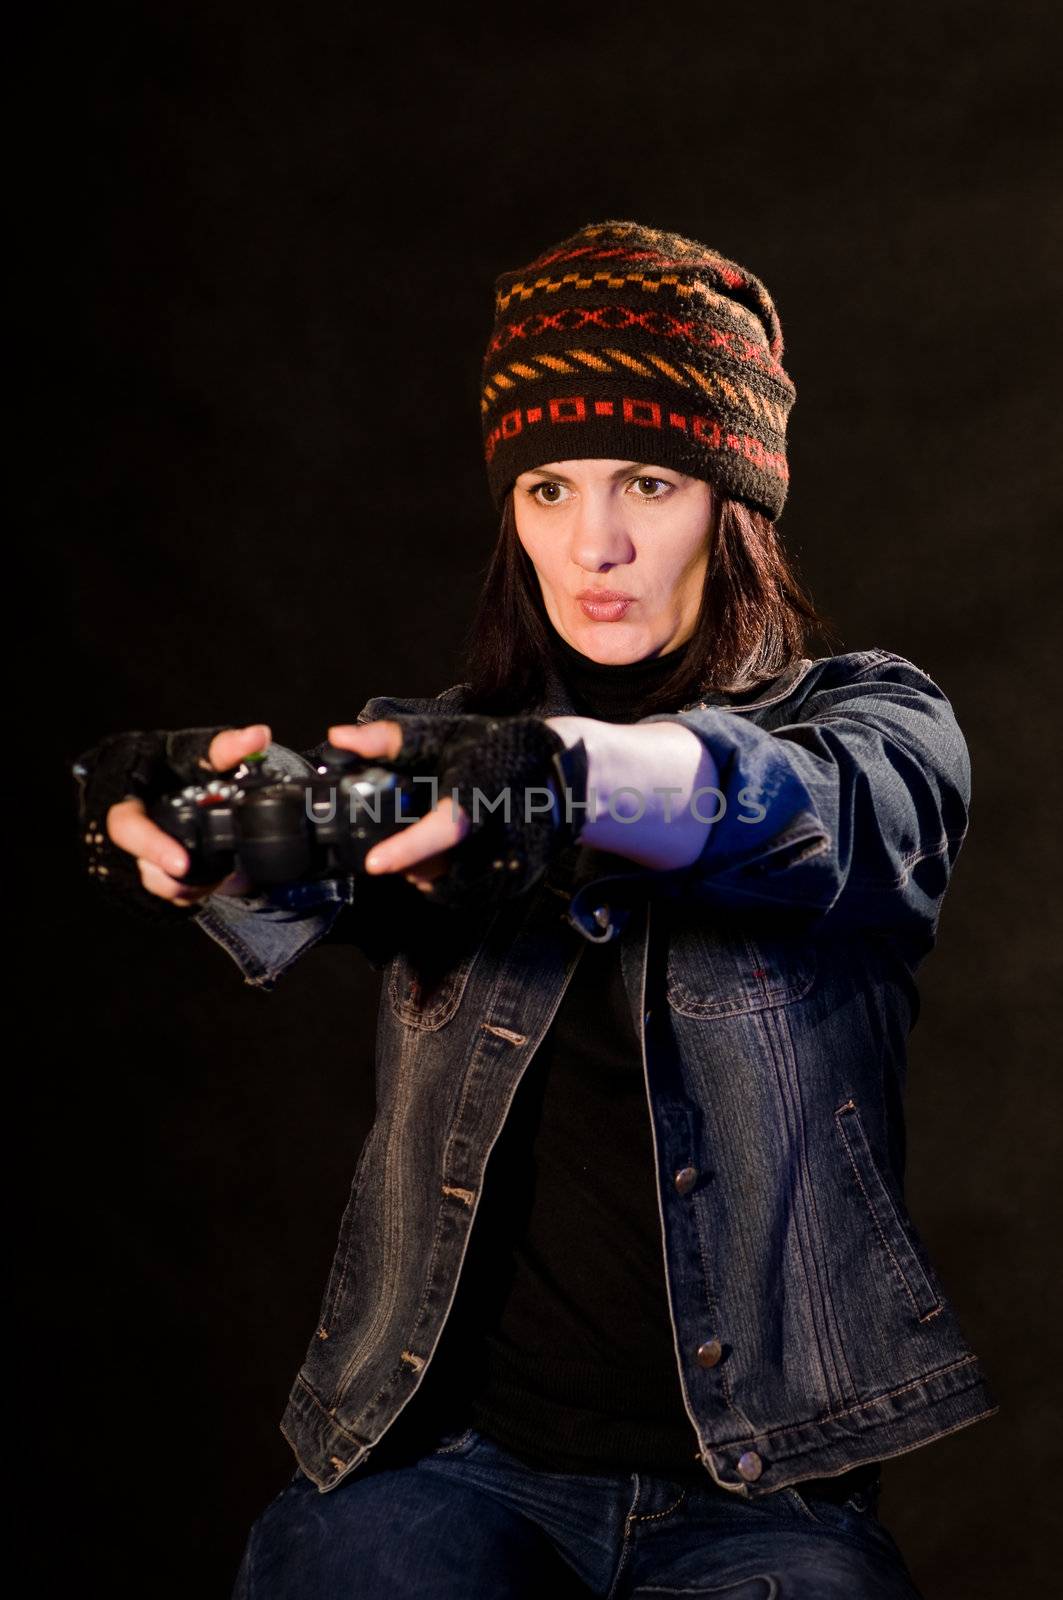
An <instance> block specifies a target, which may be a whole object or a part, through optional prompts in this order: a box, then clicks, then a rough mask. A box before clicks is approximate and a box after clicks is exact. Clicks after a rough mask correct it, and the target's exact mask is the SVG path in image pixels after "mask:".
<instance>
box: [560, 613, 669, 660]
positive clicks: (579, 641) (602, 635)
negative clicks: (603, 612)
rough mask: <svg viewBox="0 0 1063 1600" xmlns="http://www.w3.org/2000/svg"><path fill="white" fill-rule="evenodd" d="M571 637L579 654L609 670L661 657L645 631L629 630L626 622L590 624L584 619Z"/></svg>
mask: <svg viewBox="0 0 1063 1600" xmlns="http://www.w3.org/2000/svg"><path fill="white" fill-rule="evenodd" d="M570 633H571V637H572V640H573V642H574V643H575V646H576V649H577V650H579V651H580V652H581V653H582V654H583V655H585V656H589V657H590V659H591V660H592V661H597V662H598V663H599V664H600V665H601V666H605V667H623V666H627V665H628V664H629V663H630V662H632V661H642V660H643V659H644V657H646V656H648V655H657V654H659V653H660V650H659V647H658V646H657V645H655V644H654V643H653V641H652V639H650V638H648V637H647V635H646V630H645V628H631V627H625V625H624V624H623V623H622V622H588V621H587V619H586V618H585V617H584V618H581V620H580V621H579V622H577V623H575V625H574V626H573V627H572V629H571V630H570Z"/></svg>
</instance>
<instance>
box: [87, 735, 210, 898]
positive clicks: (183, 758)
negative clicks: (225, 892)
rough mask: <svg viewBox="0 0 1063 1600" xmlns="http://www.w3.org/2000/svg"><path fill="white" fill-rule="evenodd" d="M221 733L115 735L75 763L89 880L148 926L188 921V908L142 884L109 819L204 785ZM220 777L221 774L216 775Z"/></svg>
mask: <svg viewBox="0 0 1063 1600" xmlns="http://www.w3.org/2000/svg"><path fill="white" fill-rule="evenodd" d="M224 731H225V730H224V727H221V728H179V729H177V730H174V731H169V732H167V731H166V730H162V731H159V732H155V733H115V734H111V735H110V736H109V737H108V738H106V739H102V740H101V741H100V743H99V744H98V745H95V746H93V748H92V749H91V750H86V751H84V752H83V753H82V754H81V755H80V756H78V758H77V760H76V761H75V762H74V763H73V766H72V769H71V770H72V772H73V774H74V777H75V778H76V780H77V783H78V815H79V819H80V822H81V838H80V844H81V854H82V860H83V862H84V865H85V867H86V870H87V871H88V873H89V876H90V877H91V878H92V879H93V881H94V882H95V883H97V884H99V886H100V887H101V888H102V889H104V890H106V892H107V894H108V896H109V898H110V899H111V900H112V901H113V902H114V903H115V904H120V905H122V906H123V907H124V908H125V909H126V910H127V911H130V912H132V913H133V914H134V915H135V916H138V917H139V918H141V920H143V921H147V922H153V923H159V924H164V923H177V922H186V921H187V920H188V914H187V907H183V906H176V905H173V904H172V903H171V902H170V901H168V900H162V899H160V897H159V896H158V895H156V894H151V893H150V892H149V891H148V890H147V889H145V887H144V885H143V884H142V883H141V881H140V869H139V867H138V866H137V863H136V858H135V857H134V856H132V855H130V853H129V851H128V850H121V849H119V847H118V846H117V845H116V844H114V843H112V841H111V840H110V839H109V838H108V836H107V832H106V827H107V813H108V811H109V810H110V808H111V806H113V805H117V804H118V803H119V801H121V800H127V799H130V798H133V799H138V800H143V801H144V803H145V805H150V803H151V802H152V801H153V800H155V799H157V798H158V797H159V796H161V795H164V794H168V793H170V792H171V791H172V790H174V789H180V788H183V787H184V786H185V785H187V784H190V783H202V782H203V781H204V779H205V778H206V776H207V772H206V770H205V767H204V765H201V761H202V762H203V763H205V762H206V759H207V752H208V750H209V749H210V745H211V741H212V739H213V738H214V736H215V734H218V733H223V732H224ZM215 776H216V774H215Z"/></svg>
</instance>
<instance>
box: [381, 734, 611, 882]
mask: <svg viewBox="0 0 1063 1600" xmlns="http://www.w3.org/2000/svg"><path fill="white" fill-rule="evenodd" d="M388 720H389V721H392V722H397V723H398V724H399V725H400V727H401V728H402V735H403V737H402V748H401V750H400V751H399V754H398V756H397V757H396V759H395V760H394V761H393V762H391V763H384V764H385V765H391V766H394V767H396V768H398V769H399V770H400V771H402V772H404V773H406V774H409V775H412V776H415V777H423V778H429V777H435V778H436V779H437V780H438V784H439V796H438V798H439V799H440V800H447V799H449V797H450V796H451V795H453V796H454V798H455V799H456V800H457V802H458V804H459V805H460V806H461V807H462V809H463V810H464V812H465V813H466V815H467V817H468V819H469V830H468V832H467V833H466V835H465V837H464V838H463V839H462V840H460V841H459V843H458V844H456V845H455V846H453V847H452V849H451V851H450V860H449V865H448V867H447V869H446V870H445V871H444V872H442V873H441V874H440V875H439V877H437V878H435V879H434V880H433V881H432V884H431V887H430V890H429V891H428V892H429V893H430V895H431V898H432V899H433V900H434V901H435V902H436V903H437V904H439V905H445V906H449V907H451V908H452V909H454V910H458V911H470V910H473V911H475V910H489V909H492V908H493V907H495V906H496V905H498V904H500V903H501V902H502V901H505V900H510V899H513V898H514V897H515V896H516V895H519V894H523V893H524V892H525V891H526V890H527V889H530V888H531V887H532V886H533V885H534V884H535V883H537V882H538V880H539V879H540V878H541V877H542V875H543V873H544V872H545V871H546V868H547V866H548V865H549V864H550V862H551V861H553V859H554V858H555V856H557V855H559V854H560V853H561V851H562V850H564V849H565V848H567V846H568V845H570V844H572V843H574V842H575V839H576V836H577V835H578V833H579V831H580V829H581V828H582V826H583V823H584V820H585V817H586V812H585V810H582V809H579V807H580V805H581V804H582V803H583V802H584V801H585V800H586V794H587V757H586V751H585V749H584V746H583V741H582V740H580V741H578V743H577V744H575V745H574V746H573V747H572V748H571V749H566V746H565V742H564V740H563V739H562V738H561V736H560V735H559V734H557V733H555V731H554V730H553V728H550V727H548V726H547V724H546V723H545V722H544V721H543V720H542V719H541V718H539V717H505V718H496V717H481V716H467V715H450V716H438V717H431V716H428V717H426V716H396V717H390V718H388ZM566 789H567V790H568V792H569V795H570V796H571V809H572V817H571V820H569V819H568V818H567V817H566V814H565V812H566V807H565V804H564V799H563V791H564V790H566ZM477 791H478V792H479V794H478V795H477ZM535 791H539V792H538V793H536V792H535ZM428 794H429V791H428V790H426V791H425V795H426V798H427V796H428ZM548 801H549V804H548V803H547V802H548ZM496 802H498V803H497V804H496ZM492 808H493V809H492Z"/></svg>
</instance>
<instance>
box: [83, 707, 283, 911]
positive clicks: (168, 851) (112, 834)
mask: <svg viewBox="0 0 1063 1600" xmlns="http://www.w3.org/2000/svg"><path fill="white" fill-rule="evenodd" d="M272 737H273V735H272V733H271V732H270V729H269V728H268V727H267V725H266V724H265V723H263V722H256V723H252V724H251V726H250V727H247V728H226V729H225V731H224V732H223V733H218V734H215V736H214V738H213V739H212V740H211V744H210V749H209V751H208V754H207V761H208V763H209V767H208V768H207V769H205V770H211V771H214V772H225V771H227V770H228V769H229V768H231V767H235V766H236V765H237V764H238V763H239V762H241V761H243V760H244V758H245V757H246V756H249V755H252V754H253V753H254V752H255V751H256V750H264V749H265V747H266V745H268V744H269V743H270V740H271V739H272ZM105 827H106V830H107V836H108V838H109V839H110V840H111V843H112V844H115V845H117V846H118V848H119V849H120V850H125V851H127V852H128V854H129V855H131V856H134V857H135V858H136V863H137V866H138V868H139V870H140V881H141V883H142V884H143V885H144V888H145V889H146V890H147V891H148V892H149V894H154V895H157V896H158V897H159V899H160V900H169V901H170V902H171V903H172V904H173V905H176V906H193V905H198V904H199V902H200V901H201V900H205V899H206V897H207V896H208V895H211V894H243V893H244V892H245V891H246V890H247V889H248V888H249V887H250V885H249V883H248V880H247V878H246V877H245V876H244V874H243V873H242V872H240V871H239V870H237V871H236V872H230V874H229V876H228V877H227V878H223V879H221V880H219V882H218V883H210V884H196V885H192V884H187V883H182V882H181V881H180V879H181V874H182V873H185V872H187V871H188V868H189V859H188V852H187V850H185V848H184V846H183V845H181V844H179V843H178V842H177V840H176V839H173V838H171V837H170V835H169V834H168V833H166V832H164V831H163V829H162V828H159V827H157V826H156V825H155V823H154V822H152V821H151V819H150V817H149V816H148V814H147V810H146V808H145V806H144V802H143V801H142V800H135V799H132V798H130V799H127V800H121V801H119V803H118V804H117V805H113V806H111V808H110V810H109V811H108V812H107V816H106V819H105Z"/></svg>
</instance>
